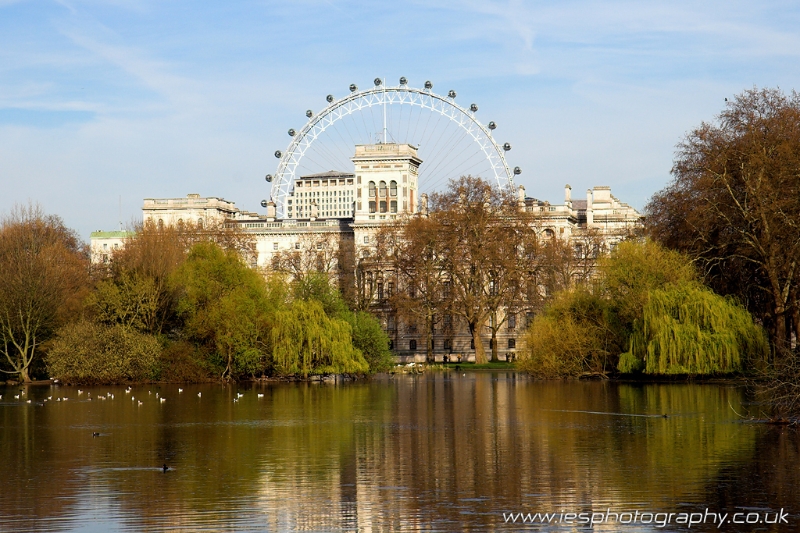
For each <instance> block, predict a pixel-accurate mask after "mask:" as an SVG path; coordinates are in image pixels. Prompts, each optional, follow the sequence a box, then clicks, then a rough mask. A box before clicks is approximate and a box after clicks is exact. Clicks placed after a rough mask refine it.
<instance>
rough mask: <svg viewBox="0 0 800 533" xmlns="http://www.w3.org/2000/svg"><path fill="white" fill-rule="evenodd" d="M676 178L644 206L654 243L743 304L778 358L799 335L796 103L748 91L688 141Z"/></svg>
mask: <svg viewBox="0 0 800 533" xmlns="http://www.w3.org/2000/svg"><path fill="white" fill-rule="evenodd" d="M672 174H673V176H674V181H673V182H672V183H671V184H670V185H669V186H668V187H667V188H666V189H664V190H663V191H661V192H660V193H658V194H656V195H655V196H654V197H653V199H652V200H651V202H650V204H649V205H648V207H647V215H648V219H647V220H648V226H649V230H650V233H651V235H652V236H653V237H654V238H656V239H657V240H659V241H660V242H662V243H664V244H666V245H667V246H669V247H672V248H676V249H679V250H682V251H685V252H687V253H689V254H690V255H691V256H692V257H693V258H694V259H695V260H696V262H697V264H698V265H699V266H700V267H701V269H702V271H703V273H704V275H705V278H706V281H707V282H709V283H710V284H711V286H712V287H713V288H714V289H716V290H717V291H718V292H721V293H722V294H735V295H737V296H738V297H739V298H740V299H741V300H742V301H744V302H745V303H746V304H747V306H748V308H749V309H750V310H751V311H752V312H754V314H755V315H756V316H757V317H758V318H760V319H761V320H762V321H763V322H764V323H765V325H767V326H768V327H769V329H770V331H771V337H772V343H773V346H774V347H775V348H776V349H777V350H778V351H779V352H780V351H782V350H783V349H784V348H786V347H787V346H788V341H789V339H790V338H791V333H792V330H793V332H794V334H795V335H797V333H799V332H800V308H798V305H797V299H798V296H800V292H799V291H798V281H800V273H799V272H798V270H800V269H799V268H798V266H800V265H798V261H800V194H798V183H799V181H798V179H799V177H800V95H798V94H797V93H795V92H793V93H792V94H791V95H789V96H786V95H784V94H783V93H782V92H781V91H780V90H778V89H763V90H757V89H753V90H749V91H745V92H744V93H742V94H741V95H739V96H737V97H736V98H734V99H733V100H732V101H730V102H728V106H727V108H726V109H725V110H724V111H723V112H722V113H720V115H719V116H718V121H717V123H715V124H707V123H703V124H701V125H700V127H698V128H697V129H695V130H694V131H692V132H691V133H689V134H688V135H687V137H686V139H684V141H683V142H682V143H681V144H680V145H679V146H678V154H677V158H676V160H675V163H674V166H673V169H672Z"/></svg>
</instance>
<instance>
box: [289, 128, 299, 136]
mask: <svg viewBox="0 0 800 533" xmlns="http://www.w3.org/2000/svg"><path fill="white" fill-rule="evenodd" d="M288 133H289V137H294V134H295V133H297V132H296V131H294V129H292V128H289V132H288Z"/></svg>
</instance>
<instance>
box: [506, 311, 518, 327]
mask: <svg viewBox="0 0 800 533" xmlns="http://www.w3.org/2000/svg"><path fill="white" fill-rule="evenodd" d="M516 327H517V315H515V314H514V313H509V315H508V329H514V328H516Z"/></svg>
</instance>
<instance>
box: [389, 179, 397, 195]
mask: <svg viewBox="0 0 800 533" xmlns="http://www.w3.org/2000/svg"><path fill="white" fill-rule="evenodd" d="M389 196H392V197H397V182H396V181H394V180H392V182H391V183H390V184H389Z"/></svg>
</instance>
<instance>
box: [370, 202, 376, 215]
mask: <svg viewBox="0 0 800 533" xmlns="http://www.w3.org/2000/svg"><path fill="white" fill-rule="evenodd" d="M369 212H370V213H374V212H375V200H370V201H369Z"/></svg>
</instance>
